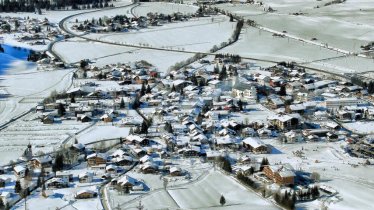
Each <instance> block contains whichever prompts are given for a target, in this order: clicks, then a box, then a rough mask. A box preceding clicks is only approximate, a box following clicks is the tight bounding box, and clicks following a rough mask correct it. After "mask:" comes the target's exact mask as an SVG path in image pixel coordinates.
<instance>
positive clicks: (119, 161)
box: [111, 155, 134, 166]
mask: <svg viewBox="0 0 374 210" xmlns="http://www.w3.org/2000/svg"><path fill="white" fill-rule="evenodd" d="M133 161H134V160H133V158H132V157H131V156H128V155H121V156H118V157H115V158H112V159H111V162H112V163H113V164H115V165H117V166H126V165H131V164H132V163H133Z"/></svg>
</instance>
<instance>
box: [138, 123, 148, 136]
mask: <svg viewBox="0 0 374 210" xmlns="http://www.w3.org/2000/svg"><path fill="white" fill-rule="evenodd" d="M140 132H141V133H145V134H146V133H148V124H147V122H146V121H145V120H143V123H142V128H141V130H140Z"/></svg>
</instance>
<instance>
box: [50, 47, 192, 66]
mask: <svg viewBox="0 0 374 210" xmlns="http://www.w3.org/2000/svg"><path fill="white" fill-rule="evenodd" d="M77 49H84V53H82V51H80V50H77ZM54 50H55V51H56V53H57V54H59V55H60V56H62V58H63V60H64V61H65V62H67V63H75V62H79V61H80V60H82V59H90V60H92V61H93V62H95V65H97V66H105V65H107V64H113V63H118V62H121V63H127V62H136V61H140V60H146V61H148V62H149V63H151V64H152V65H154V66H155V67H157V68H158V69H159V70H160V71H161V72H167V70H168V69H169V67H171V66H173V65H174V64H175V63H177V62H181V61H185V60H186V59H188V58H190V57H192V56H193V54H187V53H177V52H166V51H157V50H148V49H138V48H133V47H122V46H113V45H108V44H101V43H92V42H73V41H68V42H59V43H57V44H56V45H54Z"/></svg>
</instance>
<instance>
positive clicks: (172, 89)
mask: <svg viewBox="0 0 374 210" xmlns="http://www.w3.org/2000/svg"><path fill="white" fill-rule="evenodd" d="M175 91H176V89H175V86H174V84H173V86H172V87H171V92H175Z"/></svg>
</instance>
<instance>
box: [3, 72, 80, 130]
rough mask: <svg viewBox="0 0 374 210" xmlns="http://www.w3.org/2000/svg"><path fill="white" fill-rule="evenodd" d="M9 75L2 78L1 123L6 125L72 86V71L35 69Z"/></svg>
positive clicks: (9, 73)
mask: <svg viewBox="0 0 374 210" xmlns="http://www.w3.org/2000/svg"><path fill="white" fill-rule="evenodd" d="M7 73H8V75H3V76H0V80H1V86H0V91H1V92H0V93H1V94H4V95H3V96H2V97H1V99H0V122H1V123H5V122H7V121H8V120H10V119H11V118H12V117H15V116H17V115H19V114H21V113H23V112H25V111H28V110H29V109H30V108H32V107H34V106H35V105H36V103H37V102H40V101H42V100H43V98H44V97H47V96H49V94H50V93H51V92H52V91H54V90H56V91H58V92H59V91H63V90H65V89H66V88H68V87H69V86H70V84H71V77H72V75H73V74H72V70H71V69H69V70H56V71H46V72H39V71H36V70H35V69H28V70H27V69H22V72H20V73H17V72H16V71H13V70H9V71H8V72H7Z"/></svg>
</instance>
